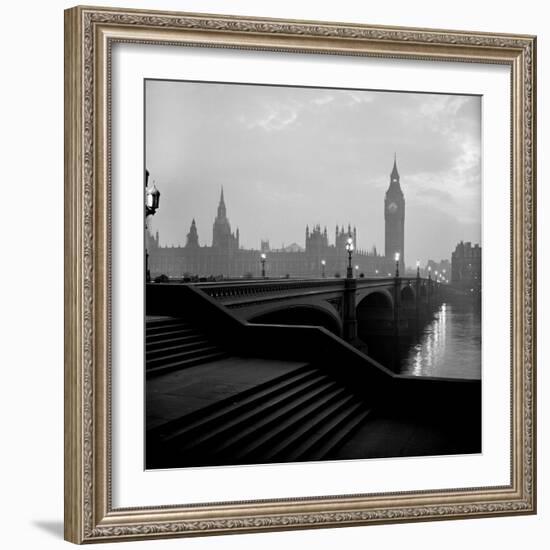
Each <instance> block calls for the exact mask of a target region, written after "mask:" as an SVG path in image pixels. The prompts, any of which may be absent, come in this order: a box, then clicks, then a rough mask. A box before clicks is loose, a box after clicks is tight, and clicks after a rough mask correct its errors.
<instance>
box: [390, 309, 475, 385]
mask: <svg viewBox="0 0 550 550" xmlns="http://www.w3.org/2000/svg"><path fill="white" fill-rule="evenodd" d="M400 351H401V353H400V369H399V370H400V373H401V374H408V375H414V376H436V377H445V378H475V379H480V378H481V309H480V307H479V306H476V305H474V304H449V303H444V304H442V305H441V306H440V308H439V309H438V310H437V311H436V312H435V314H434V318H433V320H432V321H430V322H429V323H428V324H427V325H426V326H425V327H424V329H423V330H422V332H421V334H420V336H419V339H418V341H417V342H416V343H412V344H407V345H403V347H402V348H401V350H400Z"/></svg>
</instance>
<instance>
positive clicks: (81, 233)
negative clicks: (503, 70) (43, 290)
mask: <svg viewBox="0 0 550 550" xmlns="http://www.w3.org/2000/svg"><path fill="white" fill-rule="evenodd" d="M117 41H126V42H127V41H136V42H141V43H156V44H158V43H171V44H178V45H190V44H193V45H200V46H204V47H219V48H240V49H257V50H271V51H291V52H309V53H320V54H338V55H357V56H379V57H398V58H405V59H411V58H415V59H423V60H453V61H457V60H458V61H464V62H479V63H499V64H505V65H508V66H509V67H510V68H511V72H512V90H511V91H512V94H511V95H512V105H511V110H512V111H511V112H512V136H511V144H512V166H511V181H512V265H511V272H512V385H511V387H512V410H511V415H512V424H511V425H512V434H511V441H512V453H511V455H512V460H511V474H512V475H511V484H510V485H509V486H504V487H489V488H478V489H468V490H463V489H451V490H444V491H423V492H416V493H400V494H383V495H380V494H377V495H370V496H369V495H350V496H346V497H321V498H303V499H294V500H293V499H284V500H276V501H268V502H266V501H258V502H243V503H227V504H224V503H217V504H212V505H206V506H200V507H197V506H195V507H193V506H186V505H181V506H177V507H151V508H147V509H142V508H140V509H113V507H112V505H111V499H110V487H111V479H110V414H109V412H110V370H109V369H110V358H109V346H110V333H109V326H110V323H109V321H110V319H109V315H110V310H109V298H110V296H109V293H110V289H109V278H108V273H109V271H108V270H109V266H110V261H109V260H110V256H109V255H110V245H109V225H110V212H109V165H108V159H109V122H110V111H109V103H108V99H109V94H108V89H109V85H110V80H109V79H110V72H109V69H110V51H111V45H112V44H113V43H114V42H117ZM535 55H536V38H535V37H533V36H523V35H522V36H520V35H501V34H489V33H472V32H458V31H444V30H427V29H407V28H397V27H374V26H363V25H351V24H341V23H323V22H310V21H287V20H268V19H259V18H245V17H230V16H219V15H199V14H183V13H167V12H152V11H138V10H127V9H124V10H120V9H108V8H89V7H76V8H72V9H69V10H67V11H66V12H65V396H64V397H65V538H66V539H67V540H69V541H72V542H76V543H83V542H103V541H122V540H130V539H151V538H159V537H174V536H184V535H198V534H203V535H205V534H220V533H242V532H252V531H254V532H257V531H273V530H284V529H303V528H311V527H321V526H322V527H336V526H347V525H362V524H373V523H390V522H402V521H420V520H422V521H426V520H432V519H457V518H467V517H485V516H493V515H510V514H520V513H523V514H532V513H535V510H536V477H535V473H536V463H535V460H536V452H535V451H536V447H535V443H536V442H535V421H536V417H535V349H536V346H535V343H536V334H535V329H536V327H535V313H536V311H535V308H536V296H535V273H536V265H535V251H536V242H535V238H536V231H535V222H536V218H535V166H536V157H535V155H536V153H535V97H536V91H535Z"/></svg>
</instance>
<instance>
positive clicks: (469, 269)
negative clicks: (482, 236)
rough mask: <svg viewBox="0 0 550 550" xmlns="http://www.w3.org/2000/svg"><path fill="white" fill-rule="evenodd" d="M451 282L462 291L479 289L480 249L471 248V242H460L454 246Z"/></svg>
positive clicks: (477, 245)
mask: <svg viewBox="0 0 550 550" xmlns="http://www.w3.org/2000/svg"><path fill="white" fill-rule="evenodd" d="M451 264H452V277H451V282H452V284H453V285H454V286H457V287H460V288H463V289H473V291H474V292H477V291H479V290H480V289H481V247H480V246H479V244H476V245H474V246H472V243H471V242H467V243H465V242H463V241H460V243H458V244H457V245H456V248H455V251H454V252H453V255H452V259H451Z"/></svg>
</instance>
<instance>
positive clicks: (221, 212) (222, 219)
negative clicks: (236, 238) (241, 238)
mask: <svg viewBox="0 0 550 550" xmlns="http://www.w3.org/2000/svg"><path fill="white" fill-rule="evenodd" d="M230 241H231V225H229V220H228V219H227V211H226V209H225V200H224V198H223V187H222V192H221V196H220V203H219V204H218V215H217V216H216V219H215V220H214V227H213V228H212V246H213V247H214V248H229V243H230Z"/></svg>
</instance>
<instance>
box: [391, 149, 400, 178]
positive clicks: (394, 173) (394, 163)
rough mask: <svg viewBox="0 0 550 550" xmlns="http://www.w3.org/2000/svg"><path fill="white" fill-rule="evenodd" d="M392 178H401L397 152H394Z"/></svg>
mask: <svg viewBox="0 0 550 550" xmlns="http://www.w3.org/2000/svg"><path fill="white" fill-rule="evenodd" d="M391 179H392V181H393V180H398V179H399V172H398V171H397V153H395V152H394V153H393V169H392V171H391Z"/></svg>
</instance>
